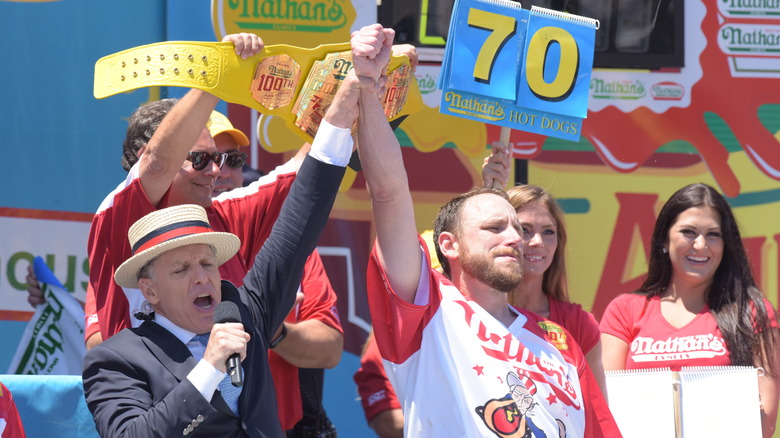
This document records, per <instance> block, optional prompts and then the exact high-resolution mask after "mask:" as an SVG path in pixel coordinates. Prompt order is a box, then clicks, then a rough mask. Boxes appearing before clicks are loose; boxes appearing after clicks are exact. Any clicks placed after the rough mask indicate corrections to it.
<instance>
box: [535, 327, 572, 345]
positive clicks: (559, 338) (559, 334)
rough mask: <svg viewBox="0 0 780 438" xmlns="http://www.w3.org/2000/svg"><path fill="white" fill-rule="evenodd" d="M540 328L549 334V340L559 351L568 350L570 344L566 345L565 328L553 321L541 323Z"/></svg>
mask: <svg viewBox="0 0 780 438" xmlns="http://www.w3.org/2000/svg"><path fill="white" fill-rule="evenodd" d="M538 324H539V327H541V329H542V330H544V331H545V333H547V340H548V341H550V344H552V345H553V346H555V348H557V349H558V350H568V349H569V344H567V343H566V332H565V331H563V327H561V326H559V325H558V324H556V323H554V322H552V321H539V323H538Z"/></svg>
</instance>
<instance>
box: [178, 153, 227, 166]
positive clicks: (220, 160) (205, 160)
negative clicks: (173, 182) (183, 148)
mask: <svg viewBox="0 0 780 438" xmlns="http://www.w3.org/2000/svg"><path fill="white" fill-rule="evenodd" d="M227 156H228V154H226V153H225V152H214V153H213V154H211V153H209V152H204V151H197V152H190V153H189V154H187V160H188V161H192V168H193V169H195V170H203V169H205V168H206V166H208V164H209V162H211V160H214V162H215V163H216V164H217V166H219V168H220V169H222V165H223V164H225V161H226V160H227Z"/></svg>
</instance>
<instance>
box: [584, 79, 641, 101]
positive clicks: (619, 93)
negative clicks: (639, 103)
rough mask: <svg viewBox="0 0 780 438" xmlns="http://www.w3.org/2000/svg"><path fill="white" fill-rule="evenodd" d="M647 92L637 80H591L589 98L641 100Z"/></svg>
mask: <svg viewBox="0 0 780 438" xmlns="http://www.w3.org/2000/svg"><path fill="white" fill-rule="evenodd" d="M646 94H647V90H645V84H644V83H642V81H639V80H609V81H607V80H604V79H601V78H592V79H591V80H590V96H591V97H593V98H594V99H631V100H636V99H641V98H643V97H645V95H646Z"/></svg>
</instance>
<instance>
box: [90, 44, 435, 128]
mask: <svg viewBox="0 0 780 438" xmlns="http://www.w3.org/2000/svg"><path fill="white" fill-rule="evenodd" d="M351 68H352V62H351V54H350V45H349V43H343V44H325V45H321V46H318V47H315V48H312V49H304V48H300V47H294V46H288V45H273V46H267V47H265V48H264V49H263V51H262V52H261V53H259V54H257V55H255V56H253V57H251V58H248V59H242V58H241V57H239V56H238V55H236V53H235V49H234V47H233V43H231V42H224V43H213V42H194V41H174V42H165V43H155V44H148V45H145V46H139V47H135V48H132V49H128V50H123V51H121V52H117V53H114V54H112V55H108V56H105V57H103V58H101V59H99V60H98V61H97V63H96V64H95V84H94V94H95V97H96V98H98V99H102V98H105V97H108V96H112V95H115V94H118V93H122V92H126V91H130V90H135V89H138V88H142V87H151V86H177V87H188V88H198V89H200V90H203V91H207V92H209V93H211V94H213V95H215V96H217V97H219V98H220V99H222V100H225V101H227V102H231V103H237V104H240V105H244V106H247V107H249V108H253V109H256V110H257V111H259V112H261V113H263V114H268V115H275V116H279V117H281V118H282V119H283V120H284V121H285V123H286V124H287V125H288V126H289V127H290V128H293V130H294V131H295V132H297V133H298V134H299V135H301V136H302V137H303V138H304V139H306V140H308V141H311V139H312V138H313V137H314V134H315V133H316V129H317V127H318V126H319V122H320V120H321V119H322V117H324V110H325V109H326V108H327V107H328V105H329V104H330V100H332V98H333V95H335V90H337V89H338V87H339V86H340V85H341V82H342V80H343V78H344V76H346V74H347V73H348V72H349V70H350V69H351ZM388 72H389V73H388V87H387V88H388V90H387V94H386V95H385V99H384V100H383V102H384V105H385V114H386V115H387V117H388V119H389V120H393V119H395V118H397V117H400V116H403V115H406V114H410V113H412V112H415V111H418V110H419V109H421V108H422V97H421V95H420V90H419V88H418V86H417V80H416V79H415V77H414V73H413V72H412V70H411V65H410V63H409V59H408V58H407V57H406V56H400V57H396V56H393V57H392V58H391V60H390V64H389V65H388ZM302 78H305V80H301V79H302Z"/></svg>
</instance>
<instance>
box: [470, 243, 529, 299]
mask: <svg viewBox="0 0 780 438" xmlns="http://www.w3.org/2000/svg"><path fill="white" fill-rule="evenodd" d="M491 253H492V251H491ZM491 253H488V254H487V255H480V254H473V253H472V252H471V251H468V249H467V248H463V255H462V257H461V259H462V260H461V268H462V269H463V272H464V273H466V274H467V275H469V276H471V277H474V278H476V279H477V280H479V281H480V282H482V283H484V284H485V285H487V286H490V287H492V288H493V289H495V290H497V291H499V292H505V293H509V292H511V291H513V290H514V289H515V287H517V285H518V284H520V282H521V281H522V280H523V268H522V265H521V264H520V263H519V262H520V260H521V257H520V254H519V252H518V251H514V254H515V255H516V256H517V260H518V264H517V268H508V267H501V266H496V265H495V263H494V257H493V254H491Z"/></svg>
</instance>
